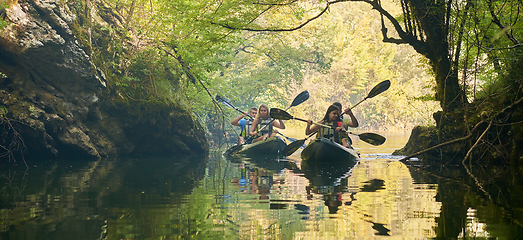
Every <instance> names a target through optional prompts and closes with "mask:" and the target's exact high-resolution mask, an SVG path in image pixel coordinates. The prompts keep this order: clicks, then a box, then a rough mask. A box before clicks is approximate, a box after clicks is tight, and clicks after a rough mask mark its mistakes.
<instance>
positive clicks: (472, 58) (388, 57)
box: [1, 0, 523, 140]
mask: <svg viewBox="0 0 523 240" xmlns="http://www.w3.org/2000/svg"><path fill="white" fill-rule="evenodd" d="M9 2H10V1H7V2H5V3H4V2H3V5H4V7H9ZM417 4H419V5H417ZM75 8H76V9H74V11H75V12H78V13H81V14H80V15H79V16H78V17H79V18H78V21H79V22H80V24H81V25H82V26H85V25H86V26H89V28H88V29H76V31H78V32H79V33H80V34H76V33H75V35H76V36H77V37H78V36H81V35H82V33H83V36H88V37H87V38H83V39H82V38H81V39H79V40H80V41H81V42H82V43H83V45H84V47H85V49H86V52H87V53H88V54H89V55H90V56H91V57H92V59H93V60H94V61H95V62H96V63H97V65H98V66H101V68H102V70H103V71H104V72H105V73H106V74H107V76H108V78H109V79H110V81H109V82H108V87H109V88H110V89H111V90H112V91H114V92H117V93H118V94H119V95H120V96H122V97H126V98H129V99H132V100H136V101H147V100H148V99H159V100H165V101H167V102H171V101H172V102H176V103H178V104H182V105H183V106H184V107H186V108H187V109H189V110H190V111H191V112H192V113H193V114H194V115H195V117H196V118H198V119H199V121H200V122H201V123H203V125H205V127H206V128H207V130H208V133H209V134H210V136H211V135H213V136H217V135H221V134H223V133H224V132H228V133H231V132H235V131H236V132H237V129H235V128H233V127H231V126H230V125H229V124H228V122H229V121H230V119H232V118H233V117H235V116H237V115H238V113H237V112H235V111H234V110H232V109H227V108H225V107H224V106H220V105H219V104H218V103H217V102H215V101H213V98H214V96H216V95H217V94H218V95H221V96H223V97H225V98H227V99H229V100H231V101H232V102H233V103H234V104H235V106H237V107H239V108H240V109H242V110H244V111H247V110H248V109H249V108H250V107H251V106H258V105H259V104H260V103H267V104H269V106H270V107H279V108H284V107H287V106H288V105H289V104H290V101H292V99H293V98H294V96H296V95H297V94H298V93H299V92H301V91H303V90H308V91H309V92H310V96H311V98H310V99H309V100H308V101H307V102H305V103H303V104H301V105H300V106H298V107H295V108H293V109H292V110H291V111H292V114H293V115H295V116H298V117H301V118H306V119H307V118H310V119H314V120H316V119H320V118H321V117H322V116H323V114H324V111H325V109H326V108H327V106H328V105H330V104H331V103H332V102H334V101H339V102H341V103H342V104H343V105H344V106H350V105H352V104H354V103H356V102H358V101H360V100H362V99H363V98H364V97H365V96H366V94H367V93H368V92H369V90H370V89H371V88H372V87H374V86H375V85H376V84H378V83H379V82H381V81H383V80H390V81H391V82H392V86H391V88H390V89H389V90H388V91H387V92H386V93H384V94H382V95H380V96H377V97H376V98H373V99H372V100H368V101H365V102H364V103H363V104H361V105H360V106H359V107H358V108H357V109H355V110H354V112H355V115H356V116H357V117H358V119H359V120H360V122H361V124H360V125H361V128H363V129H366V130H373V131H410V130H411V129H412V128H413V127H414V126H417V125H434V123H435V121H434V118H433V117H432V114H433V113H435V112H437V111H440V110H443V111H444V112H446V113H450V112H452V111H453V110H455V109H456V108H454V107H455V106H452V107H451V108H449V106H451V105H452V103H449V100H448V98H449V97H454V95H456V96H457V97H460V101H456V102H462V103H463V102H464V103H472V102H475V101H476V102H478V100H480V102H484V99H488V98H495V97H499V96H500V95H502V94H504V93H507V92H515V96H512V98H511V99H512V100H510V99H508V101H509V102H510V101H512V102H514V101H515V100H514V99H517V96H518V94H519V95H520V91H519V90H518V87H517V86H518V84H520V82H521V79H520V78H517V77H516V79H510V77H505V76H506V75H507V74H506V73H510V71H509V70H510V69H511V67H512V66H513V63H514V62H518V61H517V57H518V56H520V55H518V54H519V52H520V47H521V44H520V43H519V41H518V39H520V38H521V37H522V36H521V29H523V26H521V21H520V18H521V11H520V10H521V9H520V8H521V5H520V4H519V3H518V2H517V1H496V2H494V1H485V2H482V1H467V2H453V1H448V2H440V1H434V2H432V1H331V2H325V1H271V2H246V1H181V0H175V1H164V0H128V1H115V0H105V1H85V2H83V1H82V2H78V4H76V5H75ZM420 9H421V10H420ZM420 11H421V12H422V13H426V14H427V16H429V15H430V17H432V16H441V18H440V19H438V20H441V21H440V22H439V24H440V25H437V24H436V25H437V26H436V25H434V26H435V27H434V29H440V28H438V27H442V26H443V28H442V31H444V32H440V33H437V34H436V35H438V34H442V35H441V36H439V35H438V36H436V37H439V39H440V40H442V42H441V46H443V48H441V49H436V50H440V52H439V53H438V54H440V56H444V57H445V58H446V59H449V60H450V61H449V62H448V63H449V64H451V66H450V67H448V68H449V69H451V71H449V72H448V73H449V74H452V76H451V75H447V77H446V78H445V79H447V78H450V79H452V80H453V81H454V82H455V83H456V84H458V83H459V85H456V86H454V85H452V86H451V87H449V88H448V89H451V88H454V90H453V91H454V93H453V92H449V93H452V94H454V95H452V96H451V95H449V96H446V95H445V94H444V93H443V92H440V90H441V89H440V88H442V86H443V87H445V90H444V91H447V88H446V85H445V82H446V80H445V81H442V80H441V72H438V71H439V70H440V69H441V68H438V67H439V66H440V65H438V64H435V63H434V61H435V59H441V57H438V56H436V57H434V54H432V55H431V54H429V53H428V52H430V50H434V49H429V51H426V52H424V51H425V50H427V49H426V48H423V46H422V47H420V44H418V45H416V44H417V43H420V42H421V43H429V44H430V43H431V40H432V39H433V38H434V34H433V33H431V32H430V29H431V26H430V25H427V23H426V21H425V19H423V15H422V16H420V14H419V12H420ZM423 11H424V12H423ZM94 12H96V14H94ZM416 14H417V15H416ZM97 18H102V19H103V21H102V20H101V19H97ZM442 21H444V23H443V22H442ZM107 23H108V24H107ZM432 23H435V22H432ZM436 23H437V22H436ZM401 24H403V25H401ZM429 24H430V22H429ZM5 25H6V23H5V22H2V23H1V26H2V27H5ZM402 29H405V31H402ZM394 30H396V31H394ZM398 30H400V31H399V32H398ZM440 30H441V29H440ZM397 39H400V40H397ZM401 39H403V40H401ZM413 39H414V40H413ZM413 43H416V44H413ZM436 50H434V52H435V51H436ZM441 50H444V52H443V53H442V52H441ZM436 55H437V54H436ZM427 56H428V57H429V58H426V57H427ZM430 57H433V58H430ZM438 74H439V75H438ZM449 76H450V77H449ZM512 76H513V75H512ZM504 79H509V80H504ZM454 82H453V83H454ZM449 86H450V85H449ZM456 88H457V90H456ZM509 88H510V89H511V90H509V91H507V89H509ZM514 89H515V90H514ZM456 92H457V93H456ZM438 93H439V95H438ZM445 93H446V92H445ZM443 95H445V96H443ZM438 96H439V97H438ZM436 100H437V101H436ZM451 100H452V99H451ZM498 100H499V99H498ZM505 100H507V99H505ZM505 100H502V101H501V102H505ZM492 102H496V100H494V101H492ZM498 102H499V101H498ZM508 104H510V103H508ZM495 108H496V106H490V107H486V106H485V105H484V106H482V107H481V108H478V109H479V110H478V111H477V112H476V113H474V114H475V115H477V116H482V114H483V115H484V116H485V115H486V116H487V117H488V116H490V115H495V114H494V113H492V111H493V109H495ZM497 108H498V110H499V109H503V108H504V107H501V108H499V106H497ZM462 110H463V109H461V110H459V111H458V112H459V113H458V115H460V116H463V115H466V114H464V113H463V112H461V111H462ZM222 113H225V115H223V114H222ZM474 114H471V115H474ZM287 125H288V126H291V127H295V128H302V127H304V125H303V124H302V123H300V122H294V123H288V124H287ZM224 128H225V131H224V130H223V129H224ZM210 139H211V140H212V138H210Z"/></svg>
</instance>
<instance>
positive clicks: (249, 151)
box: [235, 137, 287, 156]
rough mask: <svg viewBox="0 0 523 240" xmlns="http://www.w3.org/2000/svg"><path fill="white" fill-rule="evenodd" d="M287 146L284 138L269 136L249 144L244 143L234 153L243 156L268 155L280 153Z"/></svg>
mask: <svg viewBox="0 0 523 240" xmlns="http://www.w3.org/2000/svg"><path fill="white" fill-rule="evenodd" d="M286 146H287V143H285V140H283V139H282V138H280V137H270V138H267V139H265V140H261V141H258V142H255V143H251V144H245V145H243V146H242V147H241V149H240V150H238V151H236V153H235V154H236V155H244V156H268V155H281V151H282V150H283V149H284V148H285V147H286Z"/></svg>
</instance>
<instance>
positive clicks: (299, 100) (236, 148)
mask: <svg viewBox="0 0 523 240" xmlns="http://www.w3.org/2000/svg"><path fill="white" fill-rule="evenodd" d="M307 99H309V92H308V91H307V90H305V91H303V92H301V93H300V94H298V96H296V97H295V98H294V100H293V101H292V103H291V105H290V106H289V107H288V108H287V109H286V110H288V109H289V108H291V107H295V106H298V105H300V104H301V103H303V102H305V101H307ZM229 103H230V102H229ZM274 120H275V119H272V120H271V121H270V122H269V123H268V124H267V125H265V126H263V128H261V129H260V130H258V132H259V131H261V130H263V129H265V128H266V127H267V126H269V125H270V124H272V122H273V121H274ZM252 139H254V136H250V137H249V138H248V139H246V140H245V142H250V141H251V140H252ZM243 145H245V144H237V145H234V146H232V147H231V148H229V149H227V151H225V152H224V153H223V154H224V155H226V156H227V155H231V154H234V153H235V152H237V151H239V150H240V149H241V148H242V147H243Z"/></svg>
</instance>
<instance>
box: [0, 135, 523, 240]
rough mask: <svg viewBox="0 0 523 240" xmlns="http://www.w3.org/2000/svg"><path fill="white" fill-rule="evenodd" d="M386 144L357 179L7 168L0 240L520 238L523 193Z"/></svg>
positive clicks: (352, 171) (264, 166)
mask: <svg viewBox="0 0 523 240" xmlns="http://www.w3.org/2000/svg"><path fill="white" fill-rule="evenodd" d="M383 135H385V136H386V137H387V142H386V144H384V145H383V146H380V147H374V146H371V145H369V144H366V143H362V142H361V141H358V140H357V139H355V148H356V149H357V150H359V151H360V153H361V154H362V160H361V161H360V163H359V164H358V165H356V166H355V167H354V168H350V167H347V166H344V165H343V164H342V165H336V166H326V167H324V168H321V169H319V170H311V169H305V168H304V169H302V168H301V160H300V158H299V153H296V154H294V155H292V156H291V157H290V158H288V159H226V158H224V157H222V156H221V151H216V152H213V153H211V155H210V156H208V157H207V156H203V157H197V158H176V157H173V158H153V159H119V160H104V161H98V162H82V161H78V162H75V161H71V162H47V163H40V164H31V165H30V166H29V169H27V168H26V167H25V166H23V165H18V166H9V167H7V166H2V168H1V170H0V174H1V177H0V188H1V189H0V193H1V201H0V222H1V225H0V239H2V240H3V239H13V240H15V239H57V240H58V239H118V240H120V239H190V238H192V239H375V238H391V237H392V238H394V239H424V238H441V239H452V238H467V239H473V238H474V239H490V238H494V239H520V238H521V237H520V236H522V235H521V234H522V233H523V232H522V227H521V217H520V216H521V215H522V214H521V211H522V210H523V201H519V198H518V196H520V195H521V194H517V193H518V191H517V190H519V189H520V188H521V186H520V185H518V184H514V183H507V184H505V185H501V182H497V181H495V180H492V181H491V182H486V181H484V180H481V179H486V178H484V177H482V176H481V175H482V174H481V172H484V173H485V174H486V175H491V176H492V175H493V173H492V172H489V171H486V170H483V171H481V169H477V168H475V169H469V170H470V173H473V174H472V175H471V174H470V173H467V172H466V171H463V170H462V169H461V170H459V169H456V170H455V169H445V171H440V172H436V173H434V172H426V171H424V170H418V169H417V168H413V167H409V166H407V165H405V164H403V163H401V162H398V161H397V160H398V157H395V156H391V155H390V153H391V152H392V151H394V150H395V149H397V148H400V147H402V146H403V145H404V144H405V142H406V140H407V138H408V136H405V135H386V134H383ZM471 176H474V177H471ZM498 177H499V179H502V176H498ZM519 192H521V191H519Z"/></svg>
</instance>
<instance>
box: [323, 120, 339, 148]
mask: <svg viewBox="0 0 523 240" xmlns="http://www.w3.org/2000/svg"><path fill="white" fill-rule="evenodd" d="M324 124H325V125H329V126H332V127H334V128H337V127H341V126H342V124H343V122H341V121H339V120H336V121H333V122H332V124H328V123H324ZM320 137H322V138H327V139H330V140H332V141H334V142H337V143H339V144H342V139H343V136H342V135H341V133H339V132H336V131H335V130H334V129H333V128H328V127H323V126H320V129H319V130H318V138H320Z"/></svg>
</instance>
